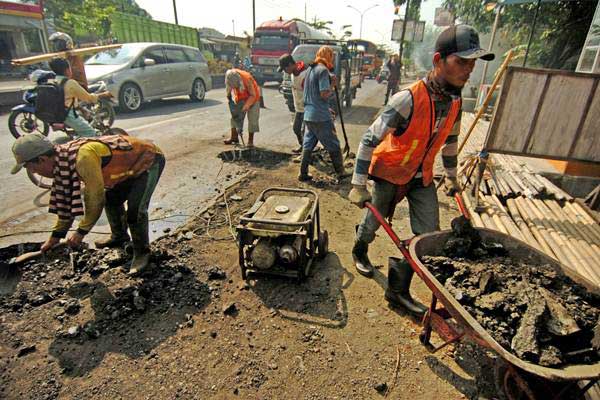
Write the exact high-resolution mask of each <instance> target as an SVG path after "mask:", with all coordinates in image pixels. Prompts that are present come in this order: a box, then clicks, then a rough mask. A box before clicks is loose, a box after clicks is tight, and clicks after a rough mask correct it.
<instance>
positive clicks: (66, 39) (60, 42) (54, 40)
mask: <svg viewBox="0 0 600 400" xmlns="http://www.w3.org/2000/svg"><path fill="white" fill-rule="evenodd" d="M48 41H49V42H50V43H51V45H52V49H53V50H54V51H65V50H71V49H72V48H73V39H72V38H71V36H69V35H68V34H66V33H64V32H54V33H53V34H52V35H50V37H49V38H48Z"/></svg>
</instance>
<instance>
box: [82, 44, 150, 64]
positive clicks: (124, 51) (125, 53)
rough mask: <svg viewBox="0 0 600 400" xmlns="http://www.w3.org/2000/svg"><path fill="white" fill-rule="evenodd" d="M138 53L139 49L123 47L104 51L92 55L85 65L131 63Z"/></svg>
mask: <svg viewBox="0 0 600 400" xmlns="http://www.w3.org/2000/svg"><path fill="white" fill-rule="evenodd" d="M139 52H140V47H137V46H135V47H134V46H123V47H121V48H119V49H113V50H106V51H102V52H100V53H96V54H94V55H93V56H92V57H91V58H90V59H89V60H87V61H86V62H85V64H86V65H120V64H125V63H128V62H129V61H131V59H132V58H134V57H135V56H136V55H137V54H138V53H139Z"/></svg>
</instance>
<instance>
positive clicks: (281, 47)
mask: <svg viewBox="0 0 600 400" xmlns="http://www.w3.org/2000/svg"><path fill="white" fill-rule="evenodd" d="M303 39H314V40H333V38H332V37H331V36H329V35H328V34H326V33H324V32H322V31H318V30H316V29H314V28H312V27H310V26H309V25H307V24H306V23H305V22H302V21H298V20H286V21H284V20H283V18H281V17H280V18H279V19H277V20H274V21H267V22H263V23H262V24H261V25H260V26H259V27H258V28H256V32H254V39H253V41H252V50H251V53H250V55H251V57H252V65H253V71H252V72H253V74H254V78H255V79H256V81H257V82H258V83H259V84H262V83H264V82H267V81H277V82H280V83H281V81H282V80H283V75H282V73H281V72H277V67H278V66H279V57H280V56H282V55H283V54H285V53H289V54H292V51H293V50H294V48H295V47H296V46H297V45H298V44H300V40H303Z"/></svg>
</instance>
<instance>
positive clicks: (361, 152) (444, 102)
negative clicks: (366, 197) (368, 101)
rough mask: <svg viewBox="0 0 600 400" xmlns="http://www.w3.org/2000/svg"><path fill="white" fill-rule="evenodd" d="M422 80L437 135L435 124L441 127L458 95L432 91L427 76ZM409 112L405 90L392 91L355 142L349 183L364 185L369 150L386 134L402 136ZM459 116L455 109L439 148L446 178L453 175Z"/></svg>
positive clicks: (369, 154)
mask: <svg viewBox="0 0 600 400" xmlns="http://www.w3.org/2000/svg"><path fill="white" fill-rule="evenodd" d="M423 81H424V82H425V84H426V86H427V89H428V90H429V93H430V95H431V98H432V100H433V103H434V107H435V124H434V130H433V135H435V134H437V130H438V129H439V127H440V126H443V124H444V122H445V121H446V118H447V116H448V112H449V111H450V106H451V105H452V101H453V100H455V99H457V98H458V97H460V96H459V95H456V94H450V93H447V92H444V93H440V92H437V91H434V89H433V88H432V87H431V85H430V84H429V82H428V78H424V79H423ZM413 111H414V110H413V99H412V95H411V93H410V91H409V90H408V89H405V90H402V91H400V92H398V93H396V94H395V95H394V96H393V97H392V98H391V100H390V102H389V103H388V105H386V106H385V109H384V110H383V112H382V113H381V115H380V116H379V117H378V118H377V119H376V120H375V122H373V124H371V126H370V127H369V129H368V130H367V132H365V134H364V135H363V137H362V140H361V142H360V144H359V145H358V154H357V155H356V164H355V166H354V175H353V176H352V184H353V185H366V183H367V179H369V166H370V165H371V159H372V158H373V151H374V150H375V148H376V147H377V146H378V145H379V144H380V143H381V142H382V141H384V140H385V138H386V137H387V135H391V134H395V135H402V133H404V132H405V131H406V129H407V128H408V125H409V123H410V120H411V117H412V114H413ZM460 119H461V112H460V111H459V114H458V117H457V118H456V122H455V123H454V126H453V127H452V131H451V132H450V134H449V135H448V138H447V139H446V143H445V144H444V146H443V147H442V161H443V165H444V169H445V170H446V175H447V176H448V177H455V176H456V169H457V164H458V159H457V152H458V135H459V133H460ZM420 177H422V173H421V167H419V170H418V171H417V173H416V174H415V178H420Z"/></svg>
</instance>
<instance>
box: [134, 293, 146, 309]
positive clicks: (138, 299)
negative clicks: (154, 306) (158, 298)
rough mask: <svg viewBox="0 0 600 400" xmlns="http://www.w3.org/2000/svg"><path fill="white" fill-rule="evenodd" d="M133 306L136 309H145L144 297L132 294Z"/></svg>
mask: <svg viewBox="0 0 600 400" xmlns="http://www.w3.org/2000/svg"><path fill="white" fill-rule="evenodd" d="M133 306H134V307H135V309H136V310H138V311H144V310H145V309H146V299H144V298H143V297H142V296H133Z"/></svg>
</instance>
